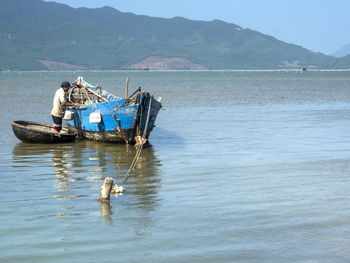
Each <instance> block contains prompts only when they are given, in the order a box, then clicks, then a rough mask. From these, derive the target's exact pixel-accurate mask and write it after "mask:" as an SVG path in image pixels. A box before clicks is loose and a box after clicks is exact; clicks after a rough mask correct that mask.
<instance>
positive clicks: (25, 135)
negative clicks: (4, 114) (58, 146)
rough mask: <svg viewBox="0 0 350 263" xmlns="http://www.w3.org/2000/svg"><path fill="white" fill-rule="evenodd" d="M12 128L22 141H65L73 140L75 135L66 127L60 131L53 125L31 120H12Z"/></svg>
mask: <svg viewBox="0 0 350 263" xmlns="http://www.w3.org/2000/svg"><path fill="white" fill-rule="evenodd" d="M11 125H12V130H13V132H14V134H15V135H16V137H17V138H18V139H20V140H21V141H23V142H29V143H65V142H73V141H74V140H75V138H76V136H77V133H74V132H72V131H70V130H68V129H66V128H63V129H62V130H61V132H60V133H57V132H56V131H55V129H54V125H50V124H46V123H41V122H32V121H13V122H12V123H11Z"/></svg>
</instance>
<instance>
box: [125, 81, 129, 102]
mask: <svg viewBox="0 0 350 263" xmlns="http://www.w3.org/2000/svg"><path fill="white" fill-rule="evenodd" d="M128 93H129V78H126V86H125V98H127V97H128Z"/></svg>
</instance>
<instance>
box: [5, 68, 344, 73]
mask: <svg viewBox="0 0 350 263" xmlns="http://www.w3.org/2000/svg"><path fill="white" fill-rule="evenodd" d="M348 71H350V68H347V69H307V70H303V69H198V70H196V69H193V70H191V69H171V70H161V69H159V70H158V69H149V70H142V69H140V70H130V69H103V70H88V69H85V70H2V71H0V74H3V73H19V72H24V73H64V72H70V73H71V72H85V73H86V72H92V73H93V72H348Z"/></svg>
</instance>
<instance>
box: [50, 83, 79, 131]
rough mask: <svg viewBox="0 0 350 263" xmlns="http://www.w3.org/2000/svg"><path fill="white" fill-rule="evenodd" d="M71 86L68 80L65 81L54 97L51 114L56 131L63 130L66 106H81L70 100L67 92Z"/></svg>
mask: <svg viewBox="0 0 350 263" xmlns="http://www.w3.org/2000/svg"><path fill="white" fill-rule="evenodd" d="M69 88H70V83H69V82H68V81H63V82H62V84H61V87H60V88H59V89H58V90H57V91H56V94H55V97H54V99H53V108H52V111H51V116H52V119H53V122H54V124H55V126H54V127H55V132H57V133H60V131H61V130H62V118H63V117H64V113H65V112H66V106H80V104H79V103H75V102H70V101H68V98H67V93H68V90H69Z"/></svg>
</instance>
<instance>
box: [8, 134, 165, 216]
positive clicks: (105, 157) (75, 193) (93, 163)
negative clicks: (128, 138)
mask: <svg viewBox="0 0 350 263" xmlns="http://www.w3.org/2000/svg"><path fill="white" fill-rule="evenodd" d="M135 154H136V148H135V147H132V146H129V147H127V146H125V145H118V144H110V143H101V142H94V141H78V142H76V143H71V144H52V145H43V144H28V143H23V142H20V143H17V145H16V146H15V147H14V149H13V160H14V163H15V164H16V167H19V166H20V167H22V169H23V168H24V169H27V170H28V171H29V173H28V172H27V174H29V175H31V174H32V175H33V178H29V179H28V180H36V179H35V178H34V177H36V176H38V175H40V179H42V180H45V181H43V182H42V183H40V184H41V187H44V186H43V184H47V180H50V179H52V175H55V179H54V181H55V183H54V188H52V187H51V189H52V191H51V192H50V187H48V186H47V188H48V189H49V190H48V193H47V194H52V196H53V197H54V198H55V199H60V200H70V199H78V200H79V199H88V200H84V203H85V202H89V201H90V202H91V200H95V199H96V198H98V197H99V195H100V187H101V185H102V184H103V180H104V178H105V177H112V178H113V180H114V183H117V184H120V183H121V182H122V180H123V179H124V177H125V175H126V172H127V170H128V169H129V167H130V164H131V163H132V161H133V159H134V157H135ZM160 166H161V163H160V161H159V160H158V159H157V158H156V156H155V155H154V149H153V148H152V147H147V148H144V149H143V150H142V153H141V156H140V157H139V159H138V161H137V165H136V167H135V169H134V171H133V172H132V174H131V176H130V177H129V178H128V180H127V182H126V184H125V185H124V186H125V187H126V188H127V192H126V193H125V194H124V195H123V196H119V197H118V201H119V203H122V204H126V205H128V206H129V205H131V206H134V207H136V208H138V209H142V210H146V211H148V210H153V209H154V206H155V205H156V203H157V200H158V198H157V189H158V188H159V187H160V183H161V178H160V175H159V167H160ZM119 198H121V199H119ZM96 202H97V201H96ZM115 202H116V201H115V198H114V197H113V196H112V197H111V204H112V205H113V203H115ZM101 210H102V215H110V214H111V213H112V209H111V207H110V206H108V205H107V206H106V205H102V206H101Z"/></svg>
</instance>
